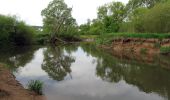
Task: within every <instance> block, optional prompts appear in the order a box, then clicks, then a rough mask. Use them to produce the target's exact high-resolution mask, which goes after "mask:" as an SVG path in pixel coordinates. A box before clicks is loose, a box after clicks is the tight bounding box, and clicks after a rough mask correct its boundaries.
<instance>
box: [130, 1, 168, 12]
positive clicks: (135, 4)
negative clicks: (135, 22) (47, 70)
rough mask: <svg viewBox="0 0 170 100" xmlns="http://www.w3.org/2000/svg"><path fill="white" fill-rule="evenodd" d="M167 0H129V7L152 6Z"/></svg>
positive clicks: (132, 8)
mask: <svg viewBox="0 0 170 100" xmlns="http://www.w3.org/2000/svg"><path fill="white" fill-rule="evenodd" d="M166 1H168V0H129V2H128V4H127V7H128V8H129V9H131V10H134V9H136V8H139V7H147V8H152V7H154V6H155V4H157V3H160V2H166Z"/></svg>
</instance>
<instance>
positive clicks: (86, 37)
mask: <svg viewBox="0 0 170 100" xmlns="http://www.w3.org/2000/svg"><path fill="white" fill-rule="evenodd" d="M97 37H98V35H81V36H80V38H81V39H95V38H97Z"/></svg>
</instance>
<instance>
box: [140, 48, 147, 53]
mask: <svg viewBox="0 0 170 100" xmlns="http://www.w3.org/2000/svg"><path fill="white" fill-rule="evenodd" d="M147 51H148V49H146V48H142V49H141V50H140V53H141V54H147Z"/></svg>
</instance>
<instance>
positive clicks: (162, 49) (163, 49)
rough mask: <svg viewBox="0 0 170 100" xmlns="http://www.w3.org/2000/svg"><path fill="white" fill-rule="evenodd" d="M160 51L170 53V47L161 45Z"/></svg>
mask: <svg viewBox="0 0 170 100" xmlns="http://www.w3.org/2000/svg"><path fill="white" fill-rule="evenodd" d="M160 53H161V54H168V53H170V47H161V48H160Z"/></svg>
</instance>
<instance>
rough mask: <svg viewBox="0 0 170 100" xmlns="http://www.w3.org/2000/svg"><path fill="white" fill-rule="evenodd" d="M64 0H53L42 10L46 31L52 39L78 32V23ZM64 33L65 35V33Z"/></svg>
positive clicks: (52, 40) (53, 40)
mask: <svg viewBox="0 0 170 100" xmlns="http://www.w3.org/2000/svg"><path fill="white" fill-rule="evenodd" d="M71 11H72V8H68V7H67V5H66V3H65V2H64V0H53V1H51V2H50V3H49V5H48V7H47V8H45V9H44V10H42V13H41V14H42V16H43V22H44V31H45V33H48V34H50V41H51V42H55V39H56V38H57V37H59V36H68V37H69V36H73V35H75V34H76V33H77V24H76V21H75V19H74V18H73V17H72V15H71ZM63 34H64V35H63Z"/></svg>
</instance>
